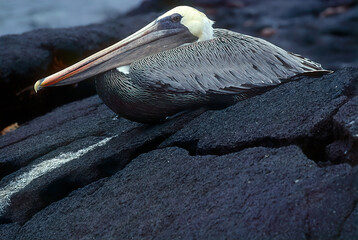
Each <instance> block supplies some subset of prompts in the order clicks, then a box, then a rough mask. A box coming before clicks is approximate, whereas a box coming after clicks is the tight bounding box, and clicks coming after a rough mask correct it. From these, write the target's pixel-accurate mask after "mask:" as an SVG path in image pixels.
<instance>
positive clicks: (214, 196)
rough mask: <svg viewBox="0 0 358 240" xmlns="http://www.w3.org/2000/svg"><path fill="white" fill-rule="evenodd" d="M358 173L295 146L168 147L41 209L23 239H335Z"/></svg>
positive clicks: (351, 200)
mask: <svg viewBox="0 0 358 240" xmlns="http://www.w3.org/2000/svg"><path fill="white" fill-rule="evenodd" d="M354 177H355V176H354V174H353V170H352V168H351V167H349V166H348V165H337V166H333V167H330V168H328V169H322V168H319V167H317V165H316V164H315V163H314V162H313V161H311V160H309V159H307V158H306V157H305V156H304V154H303V153H302V152H301V151H300V149H299V148H298V147H295V146H289V147H283V148H278V149H269V148H251V149H246V150H243V151H241V152H238V153H234V154H229V155H224V156H210V155H208V156H189V155H188V153H187V152H186V151H184V150H181V149H176V148H166V149H162V150H157V151H153V152H149V153H147V154H143V155H141V156H140V157H138V158H136V159H135V160H133V161H132V162H131V164H130V165H129V166H128V167H126V168H125V169H123V170H122V171H121V172H119V173H118V174H116V175H114V176H113V177H111V178H109V179H106V180H104V181H99V182H97V183H94V184H92V185H90V186H88V187H86V188H83V189H81V190H79V191H77V192H75V193H74V194H71V196H69V197H68V198H66V199H64V200H62V201H59V202H57V203H55V204H53V205H51V206H50V207H48V208H46V209H45V210H43V211H41V212H40V213H39V214H37V215H35V216H34V217H33V218H32V219H31V220H30V221H28V222H27V223H26V224H25V225H24V226H23V227H22V228H21V230H20V231H19V233H18V235H17V239H27V240H29V239H81V238H85V239H90V238H102V239H103V238H105V239H113V238H115V239H125V238H131V239H149V238H158V239H179V238H180V239H193V238H195V239H207V238H213V239H217V238H224V239H228V238H229V239H241V238H245V239H264V238H269V239H306V237H308V236H309V237H312V238H314V239H332V238H334V237H336V236H338V234H339V233H340V231H341V229H340V228H341V225H342V223H344V220H345V218H346V217H347V216H349V214H350V212H351V209H352V208H353V207H354V200H355V199H356V198H355V197H354V192H353V191H354V188H355V187H357V186H355V185H354V184H353V182H354V181H353V180H354ZM74 223H78V224H74Z"/></svg>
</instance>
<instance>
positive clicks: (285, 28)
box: [0, 0, 358, 129]
mask: <svg viewBox="0 0 358 240" xmlns="http://www.w3.org/2000/svg"><path fill="white" fill-rule="evenodd" d="M183 4H190V5H192V6H195V7H199V8H200V9H201V10H203V11H204V12H206V13H207V14H208V16H209V17H210V18H211V19H213V20H215V22H216V24H215V27H222V28H227V29H231V30H233V31H237V32H241V33H246V34H250V35H253V36H259V37H263V38H265V39H267V40H269V41H270V42H272V43H274V44H277V45H278V46H280V47H282V48H284V49H287V50H289V51H292V52H296V53H299V54H301V55H304V56H306V57H308V58H311V59H312V60H314V61H317V62H320V63H321V64H323V66H324V67H325V68H327V69H334V70H335V69H339V68H342V67H346V66H357V64H358V62H357V61H358V57H357V44H356V42H357V34H358V32H357V31H358V30H357V29H358V28H357V27H356V26H357V17H358V5H357V1H356V0H330V1H323V0H310V1H306V2H305V4H302V1H301V0H291V1H286V0H274V1H264V0H255V1H252V0H251V1H249V0H242V1H234V0H215V1H212V0H210V1H207V0H195V1H185V0H177V1H162V0H151V1H144V3H143V6H141V7H140V8H138V9H136V10H134V11H132V12H131V13H129V14H128V15H127V16H120V17H118V18H116V19H113V20H110V21H107V22H104V23H101V24H93V25H89V26H85V27H74V28H67V29H52V30H48V29H47V30H46V29H41V30H36V31H32V32H28V33H24V34H21V35H8V36H3V37H0V66H1V69H0V109H1V110H0V115H1V118H0V129H2V128H4V127H6V126H7V125H9V124H12V123H14V122H18V123H19V124H20V125H21V124H22V123H23V122H25V121H28V120H30V119H32V118H34V117H35V116H39V115H42V114H44V113H46V112H48V111H49V109H53V108H54V107H56V106H59V105H61V104H63V103H66V102H70V101H73V100H74V99H80V98H84V97H86V96H90V95H93V94H95V91H94V89H93V85H92V84H91V82H90V81H87V82H84V83H81V84H78V85H77V86H68V87H62V88H56V90H53V89H50V90H47V91H43V92H41V93H40V94H37V95H35V93H34V91H33V84H34V83H35V82H36V80H38V79H40V78H43V77H46V76H48V75H49V74H51V73H53V72H56V71H58V70H60V69H62V68H64V67H66V66H68V65H70V64H72V63H74V62H76V61H78V60H80V59H82V58H83V57H85V56H87V55H89V54H91V53H93V52H95V51H98V50H100V49H102V48H104V47H106V46H108V45H110V44H112V43H114V42H116V41H118V40H120V39H122V38H123V37H125V36H127V35H128V34H130V33H132V32H134V31H136V30H138V29H140V28H141V27H142V26H144V25H145V24H147V23H149V22H150V21H152V20H153V19H154V18H156V17H157V16H158V15H159V14H161V12H163V11H166V10H168V9H169V8H172V7H173V6H177V5H183ZM151 11H155V13H151V14H148V13H149V12H151Z"/></svg>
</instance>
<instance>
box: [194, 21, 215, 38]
mask: <svg viewBox="0 0 358 240" xmlns="http://www.w3.org/2000/svg"><path fill="white" fill-rule="evenodd" d="M213 24H214V21H211V20H210V19H208V18H206V19H204V24H203V31H202V34H201V36H200V37H199V39H198V42H201V41H206V40H210V39H213V38H214V28H213Z"/></svg>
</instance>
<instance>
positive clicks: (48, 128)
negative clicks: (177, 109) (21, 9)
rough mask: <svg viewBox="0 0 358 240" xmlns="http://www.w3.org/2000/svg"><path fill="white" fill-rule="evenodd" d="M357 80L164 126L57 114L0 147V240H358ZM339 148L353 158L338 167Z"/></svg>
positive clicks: (99, 112)
mask: <svg viewBox="0 0 358 240" xmlns="http://www.w3.org/2000/svg"><path fill="white" fill-rule="evenodd" d="M357 80H358V69H356V68H346V69H342V70H339V71H337V72H335V73H333V74H330V75H326V76H323V77H320V78H308V77H305V78H302V79H299V80H297V81H294V82H290V83H286V84H283V85H281V86H278V87H277V88H275V89H273V90H271V91H269V92H266V93H264V94H262V95H260V96H256V97H253V98H251V99H247V100H244V101H241V102H239V103H237V104H236V105H234V106H231V107H229V108H226V109H223V110H218V111H208V112H205V113H202V114H201V111H200V110H199V111H197V112H189V113H186V114H182V115H179V116H177V117H176V118H173V119H171V120H168V121H166V122H164V123H162V124H158V125H143V124H139V123H134V122H130V121H128V120H125V119H121V118H117V117H115V115H114V114H113V113H112V112H111V111H110V110H109V109H108V108H107V107H106V106H105V105H104V104H103V103H102V102H101V101H100V100H99V98H98V97H97V96H94V97H90V98H87V99H84V100H81V101H78V102H74V103H71V104H68V105H65V106H63V107H61V108H57V109H56V110H54V111H53V112H51V113H48V114H46V115H44V116H42V117H39V118H36V119H34V120H33V121H31V122H29V123H27V124H25V125H22V126H21V127H20V128H19V129H17V130H15V131H14V132H11V133H9V134H7V135H5V136H2V137H0V164H1V166H0V169H1V174H2V177H3V178H2V179H1V181H0V233H1V234H2V235H3V236H5V239H11V238H16V239H66V238H69V239H78V238H90V239H91V238H106V239H107V238H114V239H118V238H119V239H121V238H129V237H130V238H134V239H143V238H144V239H147V238H161V239H171V238H179V237H181V238H184V239H186V238H198V239H204V238H217V237H219V236H223V237H224V238H233V239H236V238H240V237H241V238H245V239H262V238H269V239H307V238H312V239H337V238H340V237H341V238H342V239H354V237H355V236H357V234H358V229H357V227H356V226H357V225H356V219H357V204H356V203H357V201H358V195H357V189H358V185H357V184H358V169H357V166H355V165H356V164H357V161H356V159H355V156H356V155H355V154H356V148H355V145H354V144H356V128H355V125H354V123H355V120H356V114H357V111H356V99H357V97H356V92H355V90H354V86H355V84H356V83H357ZM200 114H201V115H200ZM198 115H200V116H198ZM338 143H339V144H338ZM337 146H340V147H341V148H340V149H342V148H345V150H347V153H348V154H343V155H338V156H339V157H338V158H334V159H333V157H332V156H335V155H334V154H333V153H334V152H335V151H333V150H334V149H335V148H334V147H337ZM342 146H343V147H342ZM182 148H185V149H187V150H189V151H186V150H185V149H182ZM329 149H331V150H332V151H329ZM338 152H339V151H338ZM343 152H344V151H343ZM0 239H1V238H0Z"/></svg>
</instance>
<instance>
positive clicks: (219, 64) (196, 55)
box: [130, 29, 325, 94]
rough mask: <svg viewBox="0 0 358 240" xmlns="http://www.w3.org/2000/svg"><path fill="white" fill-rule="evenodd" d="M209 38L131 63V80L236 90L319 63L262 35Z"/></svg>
mask: <svg viewBox="0 0 358 240" xmlns="http://www.w3.org/2000/svg"><path fill="white" fill-rule="evenodd" d="M214 32H215V38H214V39H212V40H208V41H204V42H197V43H193V44H189V45H184V46H180V47H177V48H174V49H171V50H168V51H164V52H161V53H158V54H155V55H152V56H149V57H146V58H144V59H141V60H139V61H136V62H134V63H132V64H131V67H130V75H131V78H132V80H133V81H136V82H137V84H142V85H143V84H144V85H148V86H150V87H158V88H166V90H169V91H170V90H173V91H175V92H178V91H179V92H180V91H182V92H202V93H208V92H214V93H223V94H228V93H234V94H235V93H238V92H240V91H243V90H249V89H251V88H253V87H265V86H273V85H277V84H279V83H281V82H282V80H284V79H289V78H291V77H294V76H296V75H299V74H302V73H305V72H315V71H323V72H324V71H325V70H324V69H322V67H321V65H320V64H318V63H314V62H312V61H310V60H309V59H306V58H304V57H302V56H300V55H296V54H293V53H290V52H287V51H285V50H283V49H281V48H279V47H277V46H275V45H273V44H271V43H269V42H267V41H265V40H263V39H259V38H255V37H251V36H247V35H243V34H239V33H235V32H231V31H228V30H224V29H216V30H215V31H214Z"/></svg>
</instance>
